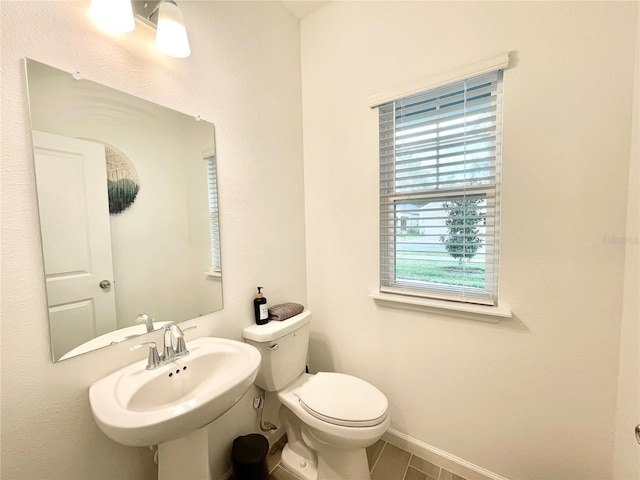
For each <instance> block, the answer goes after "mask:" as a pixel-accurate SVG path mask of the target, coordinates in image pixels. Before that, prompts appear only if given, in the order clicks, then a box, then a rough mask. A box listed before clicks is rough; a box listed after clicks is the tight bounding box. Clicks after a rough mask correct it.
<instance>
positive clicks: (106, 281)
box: [99, 280, 111, 290]
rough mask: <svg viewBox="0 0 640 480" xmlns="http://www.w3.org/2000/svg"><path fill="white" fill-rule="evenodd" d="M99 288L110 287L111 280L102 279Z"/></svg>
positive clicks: (105, 288)
mask: <svg viewBox="0 0 640 480" xmlns="http://www.w3.org/2000/svg"><path fill="white" fill-rule="evenodd" d="M99 285H100V288H101V289H103V290H107V289H108V288H111V282H110V281H109V280H102V281H101V282H100V283H99Z"/></svg>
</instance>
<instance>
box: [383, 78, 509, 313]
mask: <svg viewBox="0 0 640 480" xmlns="http://www.w3.org/2000/svg"><path fill="white" fill-rule="evenodd" d="M379 121H380V137H379V138H380V247H381V255H380V282H381V283H380V285H381V286H380V290H381V291H383V292H391V293H400V294H405V295H415V296H422V297H430V298H438V299H445V300H456V301H463V302H470V303H479V304H485V305H496V304H497V273H498V269H497V262H498V218H499V216H498V215H499V212H498V207H499V201H498V186H499V166H500V145H501V127H502V71H494V72H490V73H486V74H482V75H478V76H475V77H473V78H469V79H466V80H462V81H457V82H455V83H452V84H449V85H445V86H442V87H438V88H435V89H432V90H429V91H426V92H422V93H418V94H415V95H410V96H407V97H404V98H400V99H397V100H395V101H392V102H388V103H385V104H383V105H381V106H380V107H379Z"/></svg>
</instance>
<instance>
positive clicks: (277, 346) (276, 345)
mask: <svg viewBox="0 0 640 480" xmlns="http://www.w3.org/2000/svg"><path fill="white" fill-rule="evenodd" d="M279 348H280V345H278V344H277V343H274V344H273V345H271V346H270V347H267V350H271V351H273V350H278V349H279Z"/></svg>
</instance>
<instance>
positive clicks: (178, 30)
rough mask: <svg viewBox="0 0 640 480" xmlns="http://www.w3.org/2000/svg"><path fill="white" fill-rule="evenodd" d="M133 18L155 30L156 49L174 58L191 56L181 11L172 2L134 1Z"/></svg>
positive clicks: (162, 0)
mask: <svg viewBox="0 0 640 480" xmlns="http://www.w3.org/2000/svg"><path fill="white" fill-rule="evenodd" d="M132 3H133V12H134V14H135V16H136V17H137V18H138V19H139V20H140V21H142V22H143V23H145V24H146V25H148V26H150V27H151V28H153V29H155V30H156V46H157V47H158V49H159V50H160V51H161V52H163V53H165V54H167V55H169V56H171V57H175V58H186V57H188V56H189V55H191V48H190V47H189V38H188V36H187V29H186V27H185V25H184V18H183V16H182V11H181V10H180V9H179V8H178V5H177V4H176V2H174V1H173V0H160V1H134V2H132Z"/></svg>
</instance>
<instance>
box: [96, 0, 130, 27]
mask: <svg viewBox="0 0 640 480" xmlns="http://www.w3.org/2000/svg"><path fill="white" fill-rule="evenodd" d="M91 15H93V18H95V19H96V22H98V23H99V24H100V25H101V26H103V27H104V28H106V29H108V30H115V31H117V32H132V31H133V30H134V29H135V28H136V22H135V20H134V19H133V10H132V9H131V0H91Z"/></svg>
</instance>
